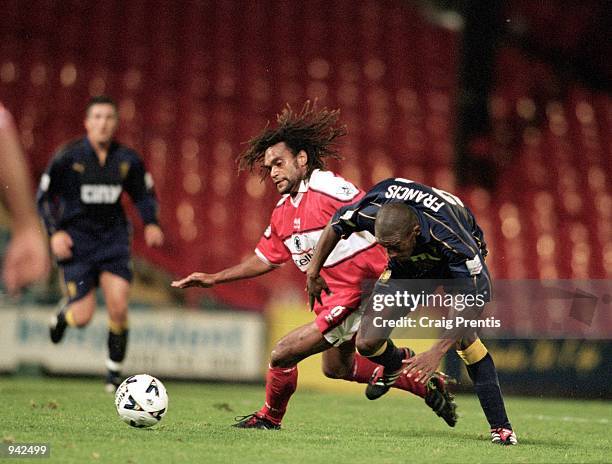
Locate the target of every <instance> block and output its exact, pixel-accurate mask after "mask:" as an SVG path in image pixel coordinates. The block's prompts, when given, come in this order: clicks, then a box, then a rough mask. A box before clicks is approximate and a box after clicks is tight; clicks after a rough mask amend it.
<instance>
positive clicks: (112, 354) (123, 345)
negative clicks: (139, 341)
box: [108, 329, 128, 363]
mask: <svg viewBox="0 0 612 464" xmlns="http://www.w3.org/2000/svg"><path fill="white" fill-rule="evenodd" d="M127 341H128V329H125V330H123V331H122V332H121V333H120V334H117V333H115V332H113V331H112V330H109V331H108V357H109V358H110V360H111V361H113V362H116V363H120V362H122V361H123V360H124V358H125V353H126V351H127Z"/></svg>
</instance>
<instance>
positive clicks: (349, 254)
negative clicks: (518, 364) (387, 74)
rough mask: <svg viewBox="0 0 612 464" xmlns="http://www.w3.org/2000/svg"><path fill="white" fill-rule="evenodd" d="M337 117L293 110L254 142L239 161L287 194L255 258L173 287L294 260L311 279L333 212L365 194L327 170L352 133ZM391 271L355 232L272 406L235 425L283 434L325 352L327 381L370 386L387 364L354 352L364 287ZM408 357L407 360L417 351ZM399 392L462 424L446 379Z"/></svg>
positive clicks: (274, 387)
mask: <svg viewBox="0 0 612 464" xmlns="http://www.w3.org/2000/svg"><path fill="white" fill-rule="evenodd" d="M337 119H338V111H328V110H325V109H324V110H321V111H317V110H316V109H315V108H311V106H310V104H309V103H306V105H305V106H304V108H303V110H302V111H301V113H299V114H296V113H294V112H293V111H292V110H291V109H290V108H287V109H285V110H284V111H283V112H282V114H281V115H279V117H278V127H277V128H268V129H266V130H264V131H263V132H262V133H261V134H260V135H259V136H257V137H255V138H253V139H252V140H250V141H249V149H248V150H247V151H246V152H245V153H243V154H242V155H241V156H240V167H241V168H248V169H253V168H254V167H256V166H260V167H263V170H264V175H269V176H270V178H271V180H272V181H273V182H274V184H275V185H276V188H277V190H278V192H279V193H280V194H281V195H282V198H281V200H280V201H279V202H278V204H277V205H276V208H275V209H274V211H273V212H272V218H271V221H270V225H269V226H268V228H267V229H266V231H265V233H264V235H263V237H262V238H261V239H260V241H259V243H258V244H257V247H256V249H255V252H254V253H253V255H252V256H251V257H250V258H247V259H246V260H245V261H244V262H242V263H240V264H238V265H236V266H233V267H230V268H227V269H224V270H222V271H220V272H217V273H215V274H206V273H199V272H197V273H193V274H191V275H190V276H188V277H186V278H184V279H182V280H179V281H175V282H173V283H172V286H174V287H179V288H187V287H212V286H213V285H215V284H220V283H225V282H231V281H234V280H239V279H246V278H250V277H255V276H258V275H261V274H265V273H266V272H269V271H271V270H273V269H275V268H276V267H278V266H280V265H281V264H283V263H285V262H287V261H289V260H293V262H294V263H295V264H296V266H297V267H298V268H299V269H300V270H301V271H302V272H304V271H305V270H306V269H307V268H308V265H309V263H310V259H311V257H312V254H313V252H314V248H315V246H316V244H317V241H318V239H319V237H320V235H321V232H322V230H323V228H324V227H325V225H326V224H327V222H328V221H329V219H330V218H331V216H332V215H333V214H334V212H335V211H336V210H337V209H338V208H339V207H340V206H342V205H345V204H348V203H352V202H353V201H355V200H357V199H359V198H361V197H362V196H363V192H362V191H360V190H359V189H358V188H357V187H355V186H354V185H353V184H351V183H350V182H347V181H345V180H344V179H342V178H340V177H338V176H336V175H335V174H333V173H332V172H329V171H323V170H322V169H323V168H324V167H325V160H326V159H327V158H330V157H332V158H337V157H338V153H337V151H336V149H335V146H334V143H335V141H336V139H337V138H338V137H341V136H343V135H345V134H346V131H345V129H344V127H338V126H337ZM385 264H386V257H385V254H384V251H383V250H382V248H380V247H378V246H376V244H375V243H374V237H373V236H372V234H370V233H369V232H363V233H356V234H353V236H352V237H351V238H350V239H349V240H347V241H345V242H344V243H343V244H342V246H339V247H338V248H336V249H335V250H334V251H333V254H332V255H331V256H330V258H329V259H328V260H327V262H326V263H325V267H324V269H323V270H322V272H323V274H324V275H325V276H326V277H327V279H328V280H329V283H330V286H331V288H332V289H333V291H334V293H333V295H325V296H324V297H323V298H322V299H321V300H320V302H319V304H317V305H315V307H314V311H315V313H316V315H317V316H316V319H315V321H314V322H312V323H310V324H306V325H304V326H302V327H299V328H297V329H295V330H293V331H292V332H290V333H289V334H287V335H286V336H285V337H283V338H282V339H281V340H280V341H279V342H278V343H277V344H276V346H275V347H274V349H273V351H272V353H271V356H270V366H269V369H268V373H267V376H266V401H265V404H264V406H263V407H262V408H261V409H260V410H259V411H257V412H256V413H254V414H251V415H248V416H245V417H243V418H242V420H240V422H239V423H238V424H236V426H238V427H243V428H264V429H276V428H280V423H281V420H282V418H283V416H284V414H285V411H286V408H287V404H288V402H289V399H290V397H291V395H292V394H293V393H294V392H295V389H296V386H297V376H298V371H297V363H298V362H300V361H301V360H303V359H305V358H307V357H308V356H310V355H313V354H316V353H319V352H324V353H323V371H324V373H325V375H327V376H328V377H333V378H341V379H345V380H351V381H355V382H360V383H366V382H368V381H369V379H370V378H371V377H372V374H373V373H374V371H375V370H376V369H377V368H379V366H377V365H376V364H374V363H372V362H370V361H369V360H367V359H366V358H364V357H362V356H359V355H356V354H355V348H354V334H355V332H356V331H357V329H358V327H359V323H360V318H361V313H360V312H359V311H358V308H359V304H360V300H361V288H360V285H361V281H362V280H363V279H373V278H376V277H377V276H378V275H379V274H380V272H382V270H383V269H384V266H385ZM402 350H405V351H406V353H408V349H406V348H402ZM407 356H408V354H407ZM379 370H381V371H382V369H379ZM393 386H394V387H397V388H401V389H403V390H408V391H412V392H413V393H415V394H417V395H419V396H421V397H425V399H426V402H427V404H428V405H430V407H432V409H434V411H435V412H436V413H437V414H438V415H440V416H442V417H443V418H444V419H445V420H446V421H447V422H448V423H449V425H454V424H455V421H456V416H455V405H454V403H453V402H452V400H451V398H450V397H449V395H448V394H447V393H446V392H445V385H444V380H443V379H442V378H441V377H436V378H435V380H434V382H433V383H432V384H428V385H427V386H424V385H422V384H419V383H418V382H414V381H412V380H411V379H409V378H408V377H407V376H405V375H404V376H400V378H399V379H398V380H397V382H396V383H395V384H394V385H393Z"/></svg>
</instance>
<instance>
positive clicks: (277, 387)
mask: <svg viewBox="0 0 612 464" xmlns="http://www.w3.org/2000/svg"><path fill="white" fill-rule="evenodd" d="M297 379H298V370H297V366H293V367H269V368H268V374H267V375H266V403H265V404H264V405H263V407H262V408H261V409H260V410H259V412H258V413H257V415H259V416H263V417H265V418H266V419H268V420H269V421H270V422H273V423H274V424H280V423H281V420H283V416H284V415H285V411H286V410H287V403H289V398H291V395H293V392H295V389H296V388H297Z"/></svg>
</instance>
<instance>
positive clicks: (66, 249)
mask: <svg viewBox="0 0 612 464" xmlns="http://www.w3.org/2000/svg"><path fill="white" fill-rule="evenodd" d="M73 245H74V244H73V243H72V237H70V235H68V232H66V231H64V230H58V231H57V232H55V233H54V234H53V235H52V236H51V251H52V252H53V254H54V255H55V256H57V257H58V258H59V259H60V260H64V259H69V258H72V246H73Z"/></svg>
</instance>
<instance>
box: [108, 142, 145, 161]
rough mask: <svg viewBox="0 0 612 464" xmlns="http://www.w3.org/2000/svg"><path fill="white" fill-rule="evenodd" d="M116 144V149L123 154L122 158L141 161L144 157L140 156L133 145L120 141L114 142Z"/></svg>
mask: <svg viewBox="0 0 612 464" xmlns="http://www.w3.org/2000/svg"><path fill="white" fill-rule="evenodd" d="M114 144H115V150H116V151H117V153H119V154H120V155H121V157H122V158H124V159H125V160H127V161H134V162H136V161H141V160H142V157H141V156H140V154H139V153H138V152H137V151H136V150H134V149H133V148H131V147H128V146H127V145H124V144H122V143H120V142H114Z"/></svg>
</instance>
